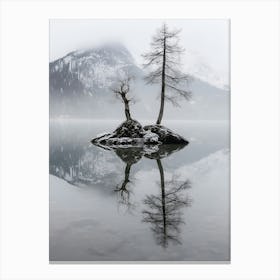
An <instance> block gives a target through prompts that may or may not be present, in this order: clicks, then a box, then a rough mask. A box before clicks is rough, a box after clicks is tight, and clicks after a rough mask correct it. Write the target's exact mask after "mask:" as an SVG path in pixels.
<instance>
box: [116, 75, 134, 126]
mask: <svg viewBox="0 0 280 280" xmlns="http://www.w3.org/2000/svg"><path fill="white" fill-rule="evenodd" d="M132 80H133V76H130V75H128V74H125V75H124V76H123V77H121V78H118V80H117V82H116V83H115V84H114V85H113V87H112V88H111V90H112V91H113V92H114V93H115V94H116V97H118V98H121V100H122V102H123V104H124V112H125V117H126V120H127V121H129V120H132V118H131V114H130V108H129V104H130V103H131V102H135V100H134V99H133V98H130V97H129V96H128V93H129V91H130V84H131V82H132Z"/></svg>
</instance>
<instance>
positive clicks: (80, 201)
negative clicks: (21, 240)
mask: <svg viewBox="0 0 280 280" xmlns="http://www.w3.org/2000/svg"><path fill="white" fill-rule="evenodd" d="M140 122H141V123H143V124H146V123H151V122H148V121H146V122H145V121H140ZM118 124H119V122H113V121H78V120H75V121H74V120H73V121H66V120H64V121H62V120H61V121H59V120H57V121H50V166H49V172H50V255H49V258H50V261H52V262H58V261H60V262H69V261H73V262H81V261H82V262H91V261H103V262H104V261H115V262H121V261H126V262H128V261H143V262H147V261H160V262H162V261H176V262H178V261H192V262H208V261H211V262H219V261H221V262H226V261H230V152H229V145H230V142H229V139H230V138H229V136H230V127H229V122H227V121H212V122H211V121H201V122H199V121H193V122H185V121H167V122H163V125H165V126H167V127H169V128H171V129H172V130H174V131H175V132H177V133H179V134H180V135H182V136H184V137H185V138H186V139H187V140H188V141H189V142H190V143H189V145H187V146H184V147H180V146H173V145H170V146H167V147H163V148H161V149H160V150H156V151H155V150H154V149H153V148H151V151H150V152H148V153H147V152H146V153H143V151H142V150H141V149H139V148H138V149H137V148H134V149H117V150H114V151H110V150H105V149H102V148H100V147H97V146H94V145H92V144H91V143H90V140H91V139H92V138H94V137H95V136H96V135H97V134H99V133H102V132H106V131H107V132H110V131H112V130H114V129H115V128H116V127H117V125H118Z"/></svg>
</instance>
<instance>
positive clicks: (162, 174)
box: [157, 159, 167, 243]
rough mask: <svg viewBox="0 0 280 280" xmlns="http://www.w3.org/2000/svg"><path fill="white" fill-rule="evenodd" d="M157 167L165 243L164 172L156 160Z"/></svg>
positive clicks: (158, 160) (159, 162)
mask: <svg viewBox="0 0 280 280" xmlns="http://www.w3.org/2000/svg"><path fill="white" fill-rule="evenodd" d="M157 165H158V169H159V174H160V186H161V210H162V218H163V235H164V243H166V233H167V232H166V209H165V182H164V171H163V167H162V164H161V161H160V159H157Z"/></svg>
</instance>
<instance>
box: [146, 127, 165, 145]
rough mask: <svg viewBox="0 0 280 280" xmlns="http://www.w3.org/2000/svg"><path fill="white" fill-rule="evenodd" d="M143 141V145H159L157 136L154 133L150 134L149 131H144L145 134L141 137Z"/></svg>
mask: <svg viewBox="0 0 280 280" xmlns="http://www.w3.org/2000/svg"><path fill="white" fill-rule="evenodd" d="M143 139H144V143H147V144H153V143H155V144H159V143H161V142H160V141H159V136H158V135H157V134H156V133H153V132H151V131H150V130H148V131H146V133H145V134H144V136H143Z"/></svg>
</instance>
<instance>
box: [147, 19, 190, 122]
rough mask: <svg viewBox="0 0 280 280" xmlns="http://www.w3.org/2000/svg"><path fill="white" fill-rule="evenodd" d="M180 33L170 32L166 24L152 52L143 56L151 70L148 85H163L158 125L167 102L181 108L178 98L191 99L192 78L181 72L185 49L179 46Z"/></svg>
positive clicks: (153, 40)
mask: <svg viewBox="0 0 280 280" xmlns="http://www.w3.org/2000/svg"><path fill="white" fill-rule="evenodd" d="M179 33H180V30H169V28H168V26H167V25H166V24H165V23H164V24H163V25H162V27H161V28H160V29H159V30H157V33H156V34H155V36H154V37H153V38H152V42H151V51H150V52H147V53H145V54H144V55H143V57H144V59H145V60H146V63H145V64H144V67H145V68H146V67H149V68H151V71H150V73H149V74H148V75H147V76H146V77H145V79H146V81H147V83H150V84H154V83H160V84H161V95H160V97H161V98H160V110H159V114H158V118H157V122H156V123H157V124H160V123H161V121H162V117H163V111H164V102H165V100H166V101H170V102H171V103H172V104H173V105H175V106H179V103H178V97H183V98H185V99H187V100H189V99H190V97H191V92H190V91H189V90H187V89H186V85H187V82H188V81H189V80H190V77H189V76H188V75H186V74H184V73H182V72H181V71H180V55H181V54H182V53H183V52H184V49H183V48H181V47H180V46H179V37H178V34H179ZM167 92H168V93H169V95H168V94H167Z"/></svg>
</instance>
